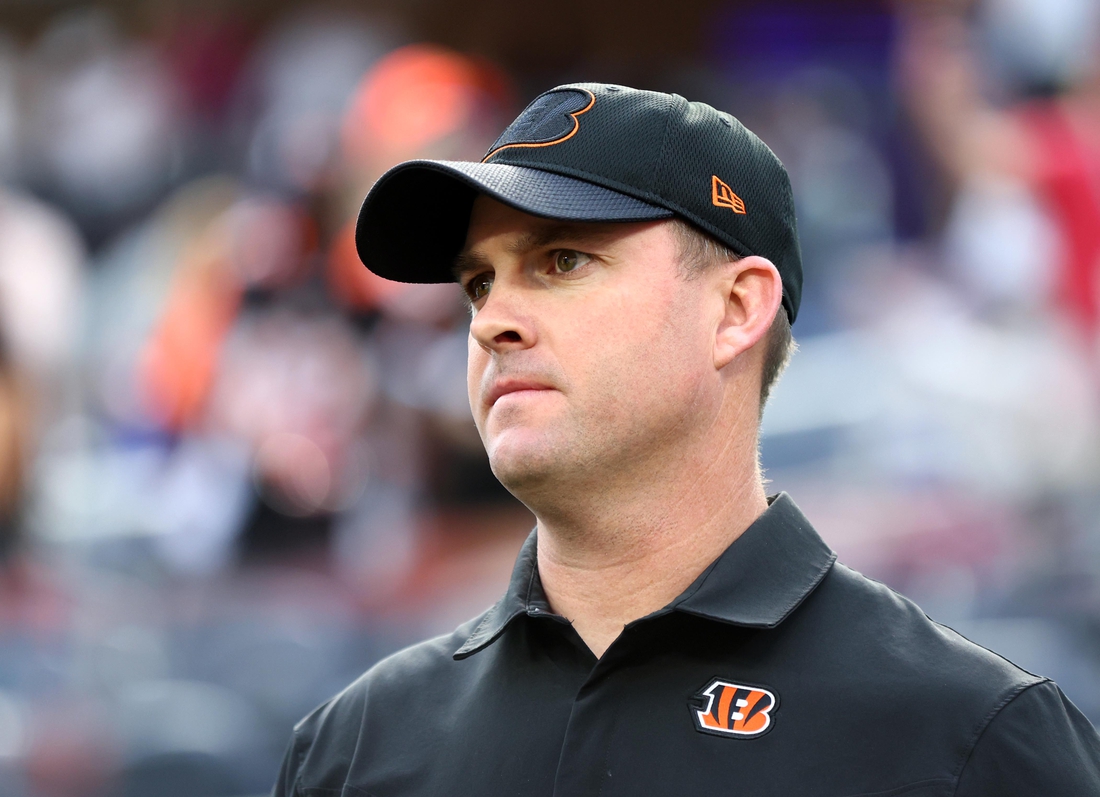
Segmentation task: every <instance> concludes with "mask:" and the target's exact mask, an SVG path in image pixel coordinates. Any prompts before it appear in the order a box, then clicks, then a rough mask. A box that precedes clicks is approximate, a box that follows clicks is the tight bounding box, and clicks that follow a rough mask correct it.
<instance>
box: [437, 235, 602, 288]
mask: <svg viewBox="0 0 1100 797" xmlns="http://www.w3.org/2000/svg"><path fill="white" fill-rule="evenodd" d="M614 226H615V225H614V223H613V222H608V223H605V224H599V223H593V222H558V223H555V224H548V225H546V226H545V227H543V228H542V229H539V230H536V231H535V232H529V233H525V234H524V235H521V236H520V237H519V238H517V239H516V240H515V241H512V242H511V243H509V244H508V246H507V247H506V249H507V251H508V253H509V254H513V255H523V254H527V253H528V252H533V251H535V250H538V249H545V248H546V247H549V246H553V245H554V244H559V243H563V242H565V241H570V242H576V243H583V242H586V241H587V242H591V241H598V240H599V239H606V238H608V237H610V236H611V235H612V232H613V228H614ZM486 268H491V264H490V263H489V260H488V258H486V257H485V256H484V255H482V254H480V253H479V252H476V251H470V250H463V251H462V252H459V253H458V255H457V256H456V257H455V260H454V264H453V265H452V266H451V273H452V274H454V276H455V280H456V281H458V282H461V281H462V276H463V275H464V274H469V273H470V272H472V271H476V270H479V269H486Z"/></svg>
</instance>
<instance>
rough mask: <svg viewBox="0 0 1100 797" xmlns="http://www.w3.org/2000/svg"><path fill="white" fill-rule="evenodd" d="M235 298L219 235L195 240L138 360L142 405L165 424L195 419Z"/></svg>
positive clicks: (177, 426) (236, 288)
mask: <svg viewBox="0 0 1100 797" xmlns="http://www.w3.org/2000/svg"><path fill="white" fill-rule="evenodd" d="M240 300H241V288H240V285H239V283H238V282H237V281H236V280H235V279H233V278H232V277H231V276H230V274H229V269H228V266H227V264H226V260H225V257H224V252H223V247H222V245H221V241H220V239H216V238H214V237H213V236H211V237H208V238H207V239H205V240H200V241H199V242H198V243H197V244H196V248H195V249H194V250H193V251H192V252H191V253H190V257H187V258H186V260H185V262H184V264H183V266H182V268H181V270H180V273H179V274H178V275H177V277H176V280H175V282H174V284H173V286H172V288H171V290H170V292H169V295H168V300H167V303H166V305H165V309H164V313H163V314H162V315H161V319H160V322H159V323H158V325H157V326H156V328H155V330H154V332H153V335H152V336H151V338H150V339H149V342H148V343H147V344H146V347H145V350H144V351H143V352H142V356H141V359H140V361H139V364H138V369H139V376H138V379H139V383H140V385H141V388H142V393H143V396H144V398H145V400H146V403H147V409H148V410H149V412H150V413H151V414H152V416H153V417H154V418H155V419H156V420H157V421H158V422H160V423H162V424H164V426H165V427H166V428H168V429H170V430H172V431H180V430H182V429H185V428H187V427H189V426H192V425H194V423H195V422H196V421H197V419H198V417H199V415H200V413H201V412H202V410H203V408H204V406H205V404H206V399H207V396H208V395H209V393H210V390H211V387H212V386H213V383H214V377H215V372H216V368H217V362H218V357H219V355H220V353H221V349H222V344H223V343H224V341H225V337H226V335H227V334H228V332H229V330H230V328H231V326H232V324H233V321H234V319H235V318H236V315H237V309H238V307H239V306H240Z"/></svg>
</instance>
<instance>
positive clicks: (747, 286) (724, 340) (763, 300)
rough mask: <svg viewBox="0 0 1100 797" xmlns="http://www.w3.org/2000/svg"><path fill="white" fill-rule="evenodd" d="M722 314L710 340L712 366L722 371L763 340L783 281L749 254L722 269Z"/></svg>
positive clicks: (763, 260)
mask: <svg viewBox="0 0 1100 797" xmlns="http://www.w3.org/2000/svg"><path fill="white" fill-rule="evenodd" d="M722 269H723V278H722V279H721V280H720V281H719V282H720V285H721V289H722V294H723V299H724V302H725V313H724V314H723V317H722V319H721V321H720V322H719V325H718V330H717V334H716V336H715V340H714V366H715V367H716V368H718V369H721V368H725V367H726V366H727V365H729V364H730V363H731V362H733V360H734V359H735V358H737V357H738V356H739V355H740V354H743V353H744V352H746V351H748V350H749V349H751V348H752V347H753V346H755V345H756V344H757V343H758V342H759V341H760V339H761V338H763V337H764V336H765V335H766V334H767V332H768V329H769V328H770V327H771V325H772V321H773V320H774V319H775V314H776V313H777V312H778V311H779V307H780V305H781V304H782V302H783V281H782V280H781V279H780V277H779V271H778V270H777V269H776V267H775V265H774V264H773V263H772V262H771V261H770V260H768V259H767V258H766V257H758V256H756V255H750V256H749V257H744V258H741V259H740V260H736V261H732V262H730V263H727V264H726V265H725V266H723V267H722Z"/></svg>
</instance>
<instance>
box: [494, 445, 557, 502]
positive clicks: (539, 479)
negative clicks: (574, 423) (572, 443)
mask: <svg viewBox="0 0 1100 797" xmlns="http://www.w3.org/2000/svg"><path fill="white" fill-rule="evenodd" d="M548 438H549V435H547V434H546V433H545V432H534V431H533V430H520V429H509V430H508V431H507V432H504V433H502V434H500V435H498V436H497V437H496V438H495V439H493V440H492V441H486V442H487V444H486V450H487V451H488V454H489V464H490V465H491V466H492V469H493V475H494V476H496V477H497V479H498V480H499V481H500V483H501V484H503V485H504V486H505V487H506V488H508V490H509V492H511V493H512V494H513V495H515V496H516V497H517V498H519V499H520V500H523V493H525V492H529V491H531V490H537V489H538V488H539V487H540V486H542V485H546V484H552V483H554V482H555V481H556V480H557V479H556V478H555V477H559V478H560V476H561V475H563V474H564V473H566V472H568V471H569V470H570V465H569V460H570V458H569V457H568V456H567V455H564V454H563V453H562V451H561V450H560V446H558V445H555V444H554V442H555V441H552V440H550V439H548Z"/></svg>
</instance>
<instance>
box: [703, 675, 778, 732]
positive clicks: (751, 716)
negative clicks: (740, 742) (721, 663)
mask: <svg viewBox="0 0 1100 797" xmlns="http://www.w3.org/2000/svg"><path fill="white" fill-rule="evenodd" d="M696 699H697V700H700V701H703V707H702V708H699V706H698V704H695V705H692V707H691V715H692V718H693V719H694V720H695V729H696V730H698V731H701V732H702V733H713V734H715V735H716V736H735V737H739V738H742V739H751V738H753V737H756V736H761V735H763V734H765V733H767V732H768V731H769V730H771V727H772V711H773V710H774V709H775V707H776V704H777V702H778V701H777V700H776V697H775V693H774V692H772V691H769V690H767V689H763V688H761V687H759V686H746V685H744V684H735V683H731V682H729V681H724V680H722V679H720V678H715V679H714V680H712V681H711V682H710V683H709V684H708V685H707V687H706V688H705V689H704V690H703V691H701V692H699V694H697V695H696Z"/></svg>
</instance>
